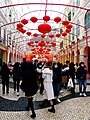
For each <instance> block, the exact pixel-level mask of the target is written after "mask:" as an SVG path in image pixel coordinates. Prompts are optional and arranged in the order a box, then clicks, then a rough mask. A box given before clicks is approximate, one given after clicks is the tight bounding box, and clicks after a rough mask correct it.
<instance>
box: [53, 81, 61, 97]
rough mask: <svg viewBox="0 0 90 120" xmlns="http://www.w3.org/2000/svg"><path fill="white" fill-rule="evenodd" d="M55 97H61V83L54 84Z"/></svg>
mask: <svg viewBox="0 0 90 120" xmlns="http://www.w3.org/2000/svg"><path fill="white" fill-rule="evenodd" d="M53 90H54V96H59V93H60V83H53Z"/></svg>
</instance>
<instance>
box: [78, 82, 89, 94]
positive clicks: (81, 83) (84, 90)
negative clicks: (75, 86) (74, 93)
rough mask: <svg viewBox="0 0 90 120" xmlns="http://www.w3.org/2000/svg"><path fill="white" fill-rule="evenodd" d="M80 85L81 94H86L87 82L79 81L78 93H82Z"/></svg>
mask: <svg viewBox="0 0 90 120" xmlns="http://www.w3.org/2000/svg"><path fill="white" fill-rule="evenodd" d="M82 85H83V93H85V92H86V86H87V82H86V80H79V92H80V93H82Z"/></svg>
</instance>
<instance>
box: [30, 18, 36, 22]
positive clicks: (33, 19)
mask: <svg viewBox="0 0 90 120" xmlns="http://www.w3.org/2000/svg"><path fill="white" fill-rule="evenodd" d="M30 20H31V21H32V22H33V23H35V22H37V20H38V19H37V18H36V17H31V19H30Z"/></svg>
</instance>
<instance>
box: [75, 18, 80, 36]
mask: <svg viewBox="0 0 90 120" xmlns="http://www.w3.org/2000/svg"><path fill="white" fill-rule="evenodd" d="M77 24H78V25H80V21H79V20H77ZM78 25H77V26H76V35H77V36H79V35H80V26H78Z"/></svg>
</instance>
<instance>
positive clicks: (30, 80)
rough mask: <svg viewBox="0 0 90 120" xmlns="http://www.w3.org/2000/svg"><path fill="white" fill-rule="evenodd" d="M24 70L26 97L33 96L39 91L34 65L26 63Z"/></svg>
mask: <svg viewBox="0 0 90 120" xmlns="http://www.w3.org/2000/svg"><path fill="white" fill-rule="evenodd" d="M24 66H25V69H23V73H24V75H23V81H22V83H23V89H24V92H25V95H26V96H33V95H35V94H36V92H37V90H38V86H37V78H36V71H35V68H34V65H33V64H32V63H28V62H26V63H25V64H24Z"/></svg>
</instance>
